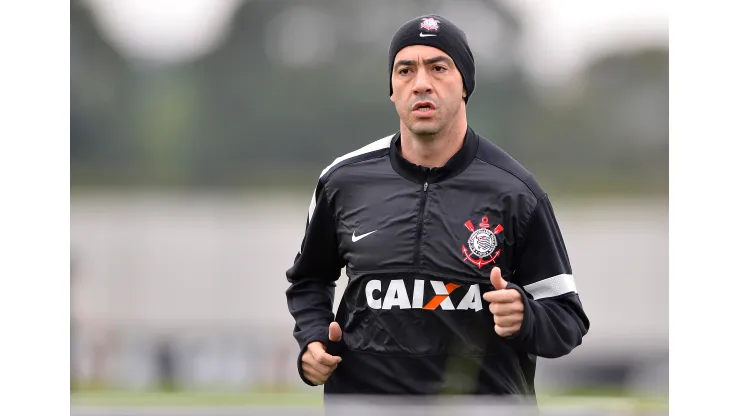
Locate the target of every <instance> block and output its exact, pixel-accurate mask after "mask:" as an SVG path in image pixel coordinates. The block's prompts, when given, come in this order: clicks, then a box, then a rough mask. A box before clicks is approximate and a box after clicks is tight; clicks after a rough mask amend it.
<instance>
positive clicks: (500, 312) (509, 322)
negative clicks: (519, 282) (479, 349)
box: [483, 267, 524, 337]
mask: <svg viewBox="0 0 740 416" xmlns="http://www.w3.org/2000/svg"><path fill="white" fill-rule="evenodd" d="M491 284H493V287H495V288H496V290H493V291H490V292H486V293H484V294H483V299H485V300H486V301H487V302H490V303H491V304H490V305H488V309H490V310H491V313H492V314H493V322H494V329H495V330H496V333H497V334H499V335H500V336H502V337H510V336H512V335H514V334H516V333H517V332H519V329H521V327H522V320H524V303H523V301H522V295H521V294H520V293H519V292H518V291H517V290H515V289H506V285H507V282H506V280H504V278H503V277H501V269H499V268H498V267H494V268H493V270H491Z"/></svg>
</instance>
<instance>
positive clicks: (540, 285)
mask: <svg viewBox="0 0 740 416" xmlns="http://www.w3.org/2000/svg"><path fill="white" fill-rule="evenodd" d="M523 289H524V290H526V291H527V292H528V293H530V294H531V295H532V297H534V299H535V300H537V299H542V298H552V297H555V296H560V295H564V294H566V293H571V292H574V293H578V290H576V281H575V280H574V279H573V275H572V274H559V275H557V276H553V277H548V278H547V279H542V280H540V281H539V282H534V283H531V284H528V285H524V287H523Z"/></svg>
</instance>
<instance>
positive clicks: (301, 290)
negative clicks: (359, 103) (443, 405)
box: [287, 15, 589, 397]
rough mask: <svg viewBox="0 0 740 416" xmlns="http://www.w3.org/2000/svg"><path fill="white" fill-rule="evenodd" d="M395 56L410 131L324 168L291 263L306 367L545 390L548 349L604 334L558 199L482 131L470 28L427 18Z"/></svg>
mask: <svg viewBox="0 0 740 416" xmlns="http://www.w3.org/2000/svg"><path fill="white" fill-rule="evenodd" d="M389 52H390V53H389V61H388V69H389V73H390V87H391V88H390V98H391V101H392V102H393V103H394V104H395V107H396V111H397V112H398V115H399V119H400V130H399V131H398V132H396V133H395V134H393V135H390V136H388V137H385V138H383V139H380V140H378V141H376V142H374V143H371V144H369V145H367V146H365V147H363V148H361V149H359V150H357V151H354V152H352V153H349V154H347V155H344V156H342V157H339V158H337V159H336V160H334V162H333V163H332V164H331V165H330V166H328V167H327V168H326V169H324V171H323V172H321V175H320V178H319V180H318V184H317V186H316V189H315V191H314V194H313V198H312V200H311V203H310V207H309V212H308V220H307V226H306V230H305V236H304V239H303V242H302V244H301V247H300V252H299V254H298V256H297V257H296V259H295V264H294V265H293V266H292V267H291V268H290V269H289V270H288V271H287V278H288V280H289V282H290V283H291V285H290V287H289V289H288V290H287V300H288V307H289V310H290V312H291V314H292V315H293V317H294V318H295V322H296V324H295V330H294V335H295V338H296V339H297V341H298V343H299V346H300V348H301V349H300V354H299V357H298V372H299V374H300V377H301V378H302V379H303V381H304V382H306V383H307V384H309V385H321V384H323V385H324V391H325V393H326V394H338V393H350V394H409V395H411V394H442V393H452V394H491V395H511V396H512V397H513V396H518V397H534V393H535V392H534V375H535V359H536V357H537V356H540V357H548V358H554V357H560V356H563V355H566V354H568V353H569V352H570V351H572V350H573V349H574V348H575V347H576V346H578V345H580V344H581V341H582V338H583V336H584V335H585V334H586V333H587V331H588V329H589V320H588V318H587V316H586V314H585V313H584V311H583V308H582V306H581V302H580V299H579V296H578V294H577V291H576V285H575V282H574V279H573V275H572V271H571V265H570V263H569V259H568V255H567V252H566V248H565V245H564V243H563V239H562V237H561V234H560V230H559V228H558V225H557V222H556V219H555V215H554V213H553V208H552V206H551V204H550V200H549V199H548V196H547V194H546V193H545V192H544V191H543V190H542V188H541V187H540V185H539V184H538V183H537V181H536V180H535V178H534V177H533V176H532V175H531V174H530V173H529V172H528V171H527V170H525V169H524V168H523V167H522V166H520V165H519V164H518V163H517V162H516V161H515V160H514V159H512V158H511V157H510V156H508V155H507V154H506V153H505V152H504V151H502V150H501V149H499V148H498V147H496V146H495V145H494V144H492V143H491V142H489V141H488V140H487V139H485V138H483V137H480V136H479V135H478V134H476V133H475V132H474V131H473V130H472V129H471V128H470V127H469V126H468V124H467V120H466V106H467V103H468V100H469V99H470V96H471V95H472V93H473V90H474V88H475V65H474V60H473V55H472V53H471V51H470V48H469V47H468V44H467V40H466V36H465V34H464V33H463V32H462V31H461V30H460V29H459V28H457V27H456V26H455V25H453V24H452V23H451V22H450V21H448V20H447V19H445V18H443V17H441V16H438V15H429V16H423V17H419V18H417V19H413V20H411V21H409V22H407V23H406V24H404V25H403V26H402V27H401V28H400V29H399V30H398V32H397V33H396V34H395V36H394V37H393V39H392V41H391V44H390V51H389ZM343 267H346V274H347V276H348V279H349V280H348V284H347V288H346V290H345V292H344V295H343V297H342V299H341V303H340V304H339V309H338V312H337V316H336V317H334V314H333V312H332V305H333V298H334V285H335V281H336V280H337V279H338V278H339V276H340V271H341V269H342V268H343Z"/></svg>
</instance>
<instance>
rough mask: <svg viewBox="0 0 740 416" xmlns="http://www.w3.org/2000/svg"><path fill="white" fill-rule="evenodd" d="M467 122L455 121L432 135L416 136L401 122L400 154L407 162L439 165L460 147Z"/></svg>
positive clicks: (429, 166)
mask: <svg viewBox="0 0 740 416" xmlns="http://www.w3.org/2000/svg"><path fill="white" fill-rule="evenodd" d="M466 131H467V122H463V123H457V124H456V125H454V126H451V128H450V129H447V130H446V131H445V130H443V131H440V132H439V133H438V134H436V135H434V136H423V137H418V136H416V135H415V134H414V133H412V132H411V131H410V130H409V129H408V128H407V127H406V126H405V125H403V123H402V124H401V155H403V157H404V159H406V160H408V161H409V162H411V163H413V164H415V165H420V166H426V167H428V168H434V167H441V166H444V165H445V163H447V161H448V160H450V158H451V157H452V156H454V155H455V153H457V152H458V151H459V150H460V148H462V145H463V141H464V139H465V133H466Z"/></svg>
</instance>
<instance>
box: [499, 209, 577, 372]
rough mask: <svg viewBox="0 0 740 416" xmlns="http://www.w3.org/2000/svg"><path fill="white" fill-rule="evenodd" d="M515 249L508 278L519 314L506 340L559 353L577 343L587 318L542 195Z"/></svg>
mask: <svg viewBox="0 0 740 416" xmlns="http://www.w3.org/2000/svg"><path fill="white" fill-rule="evenodd" d="M524 233H525V235H524V238H523V240H522V243H521V244H520V246H519V249H518V255H517V264H516V270H515V271H514V277H513V279H512V280H513V281H515V282H516V283H518V284H516V283H509V285H508V286H507V288H511V289H516V290H518V291H519V293H521V294H522V297H523V299H524V320H523V322H522V327H521V329H520V330H519V332H518V333H517V334H515V335H514V336H513V337H510V338H509V339H508V340H509V341H510V342H512V343H515V344H517V345H520V346H523V347H524V349H525V350H526V351H527V352H528V353H530V354H533V355H537V356H540V357H545V358H556V357H561V356H563V355H566V354H568V353H570V352H571V351H572V350H573V349H574V348H575V347H577V346H578V345H580V344H581V342H582V339H583V337H584V336H585V335H586V333H587V332H588V329H589V326H590V322H589V320H588V317H587V316H586V313H585V312H584V310H583V306H582V305H581V301H580V298H579V296H578V292H577V289H576V284H575V280H574V279H573V272H572V270H571V265H570V261H569V259H568V253H567V251H566V248H565V243H564V242H563V237H562V235H561V233H560V228H559V226H558V223H557V221H556V219H555V213H554V212H553V208H552V204H551V203H550V200H549V198H548V196H547V195H543V196H542V197H540V198H539V199H538V201H537V204H536V206H535V208H534V210H533V211H532V214H531V216H530V217H529V220H528V225H526V228H525V231H524Z"/></svg>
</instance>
